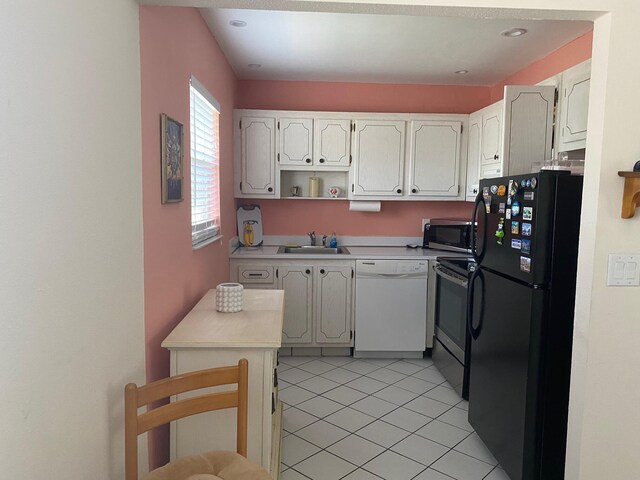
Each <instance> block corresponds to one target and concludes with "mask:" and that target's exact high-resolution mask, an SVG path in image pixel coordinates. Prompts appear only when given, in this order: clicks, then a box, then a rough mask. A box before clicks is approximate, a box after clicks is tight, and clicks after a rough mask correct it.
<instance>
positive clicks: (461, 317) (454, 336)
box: [435, 264, 469, 365]
mask: <svg viewBox="0 0 640 480" xmlns="http://www.w3.org/2000/svg"><path fill="white" fill-rule="evenodd" d="M435 272H436V274H437V277H436V278H437V286H436V292H437V293H436V338H437V339H438V340H439V341H440V342H441V343H442V344H443V345H444V346H445V347H446V349H447V350H449V352H451V354H453V356H454V357H456V359H457V360H458V361H459V362H460V363H461V364H462V365H466V352H467V348H468V345H469V341H468V340H469V339H468V332H467V286H468V279H467V278H465V277H462V276H461V275H459V274H457V273H455V272H452V271H451V270H449V269H447V268H445V267H443V266H442V265H440V264H436V266H435Z"/></svg>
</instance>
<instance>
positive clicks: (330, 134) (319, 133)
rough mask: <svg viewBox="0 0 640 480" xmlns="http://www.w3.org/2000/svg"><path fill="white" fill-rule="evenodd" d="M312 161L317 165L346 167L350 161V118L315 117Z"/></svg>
mask: <svg viewBox="0 0 640 480" xmlns="http://www.w3.org/2000/svg"><path fill="white" fill-rule="evenodd" d="M314 143H315V148H314V158H313V163H314V164H315V165H316V166H318V167H348V166H349V165H350V163H351V161H350V159H351V120H327V119H324V118H322V119H316V121H315V132H314Z"/></svg>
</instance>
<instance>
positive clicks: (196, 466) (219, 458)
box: [144, 452, 272, 480]
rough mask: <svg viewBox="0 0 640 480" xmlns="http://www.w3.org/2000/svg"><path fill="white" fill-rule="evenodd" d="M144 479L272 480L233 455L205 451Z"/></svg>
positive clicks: (167, 466) (156, 471)
mask: <svg viewBox="0 0 640 480" xmlns="http://www.w3.org/2000/svg"><path fill="white" fill-rule="evenodd" d="M144 480H272V479H271V476H270V475H269V474H268V473H267V471H266V470H265V469H264V468H262V467H260V466H258V465H255V464H253V463H251V462H250V461H249V460H247V459H246V458H244V457H243V456H242V455H239V454H237V453H235V452H207V453H203V454H201V455H192V456H190V457H184V458H180V459H178V460H176V461H174V462H171V463H168V464H166V465H165V466H163V467H160V468H157V469H155V470H154V471H152V472H150V473H149V474H148V475H147V476H146V477H144Z"/></svg>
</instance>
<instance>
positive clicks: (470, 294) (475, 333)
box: [467, 269, 484, 340]
mask: <svg viewBox="0 0 640 480" xmlns="http://www.w3.org/2000/svg"><path fill="white" fill-rule="evenodd" d="M477 278H480V279H481V280H482V288H483V289H484V275H483V274H482V270H480V269H478V270H476V271H475V272H473V274H472V275H471V278H470V279H469V288H468V290H467V329H468V330H469V334H471V337H472V338H473V339H474V340H477V339H478V337H479V336H480V333H481V332H482V320H483V318H484V295H482V299H483V302H482V306H481V308H480V322H479V323H478V327H477V328H474V326H473V310H474V309H473V299H474V293H475V289H476V279H477Z"/></svg>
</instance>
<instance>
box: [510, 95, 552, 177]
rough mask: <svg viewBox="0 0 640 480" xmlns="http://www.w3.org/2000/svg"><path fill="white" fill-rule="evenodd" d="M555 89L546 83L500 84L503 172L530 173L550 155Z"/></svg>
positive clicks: (511, 173)
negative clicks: (502, 122)
mask: <svg viewBox="0 0 640 480" xmlns="http://www.w3.org/2000/svg"><path fill="white" fill-rule="evenodd" d="M555 93H556V89H555V88H554V87H546V86H544V87H543V86H532V87H514V86H507V87H505V88H504V145H503V147H502V162H503V165H505V166H506V170H505V171H503V173H502V174H503V175H520V174H525V173H530V172H531V170H532V168H533V164H534V163H536V162H542V161H544V160H548V159H550V158H551V148H552V146H553V144H552V141H553V107H554V103H555Z"/></svg>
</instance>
